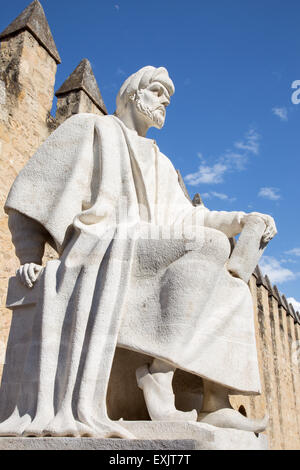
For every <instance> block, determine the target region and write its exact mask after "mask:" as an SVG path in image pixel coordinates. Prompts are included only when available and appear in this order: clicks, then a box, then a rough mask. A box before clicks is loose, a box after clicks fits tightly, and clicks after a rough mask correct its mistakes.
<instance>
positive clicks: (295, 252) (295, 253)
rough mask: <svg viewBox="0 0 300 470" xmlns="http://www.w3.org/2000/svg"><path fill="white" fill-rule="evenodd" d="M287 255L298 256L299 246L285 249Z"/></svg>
mask: <svg viewBox="0 0 300 470" xmlns="http://www.w3.org/2000/svg"><path fill="white" fill-rule="evenodd" d="M285 253H286V254H287V255H295V256H300V248H293V249H292V250H288V251H285Z"/></svg>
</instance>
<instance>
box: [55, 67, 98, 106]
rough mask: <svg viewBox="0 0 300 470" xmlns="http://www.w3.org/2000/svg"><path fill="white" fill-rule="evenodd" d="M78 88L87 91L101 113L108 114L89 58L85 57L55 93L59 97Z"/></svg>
mask: <svg viewBox="0 0 300 470" xmlns="http://www.w3.org/2000/svg"><path fill="white" fill-rule="evenodd" d="M77 90H83V91H85V93H86V94H87V95H88V97H89V98H90V99H91V100H92V102H93V103H94V104H95V106H96V107H97V108H98V109H99V110H100V111H101V113H102V114H107V110H106V107H105V104H104V102H103V99H102V96H101V93H100V90H99V87H98V85H97V82H96V79H95V76H94V74H93V71H92V67H91V64H90V62H89V61H88V59H83V60H82V61H81V62H80V64H79V65H78V66H77V67H76V69H75V70H74V72H72V73H71V75H70V76H69V77H68V78H67V80H66V81H65V82H64V83H63V84H62V86H61V87H60V88H59V90H58V91H57V92H56V93H55V95H56V96H57V97H59V96H62V95H65V94H66V93H70V92H74V91H77ZM79 112H81V111H79Z"/></svg>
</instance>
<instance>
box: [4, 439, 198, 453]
mask: <svg viewBox="0 0 300 470" xmlns="http://www.w3.org/2000/svg"><path fill="white" fill-rule="evenodd" d="M197 449H198V443H197V441H196V440H193V439H153V440H152V439H151V440H146V439H136V440H135V439H134V440H129V439H95V438H89V437H81V438H76V437H75V438H70V437H59V438H55V437H37V438H30V437H23V438H22V437H21V438H14V437H2V438H0V450H142V451H143V450H197Z"/></svg>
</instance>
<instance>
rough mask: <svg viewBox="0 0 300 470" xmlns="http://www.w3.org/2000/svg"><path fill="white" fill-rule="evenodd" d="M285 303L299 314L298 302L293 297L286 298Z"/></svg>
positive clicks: (299, 305) (299, 304)
mask: <svg viewBox="0 0 300 470" xmlns="http://www.w3.org/2000/svg"><path fill="white" fill-rule="evenodd" d="M287 301H288V303H289V304H292V306H293V307H294V309H295V311H296V312H300V302H298V300H296V299H294V297H288V298H287Z"/></svg>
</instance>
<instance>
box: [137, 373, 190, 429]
mask: <svg viewBox="0 0 300 470" xmlns="http://www.w3.org/2000/svg"><path fill="white" fill-rule="evenodd" d="M136 379H137V384H138V386H139V388H140V389H141V390H143V392H144V398H145V402H146V405H147V409H148V413H149V415H150V418H151V419H152V421H197V416H198V414H197V411H196V410H193V411H179V410H177V409H176V408H175V396H174V393H173V389H172V385H171V382H170V386H169V387H166V381H164V382H165V383H164V385H162V384H161V383H160V382H161V381H160V373H151V372H150V370H149V367H148V365H144V366H141V367H139V368H138V369H137V370H136Z"/></svg>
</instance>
